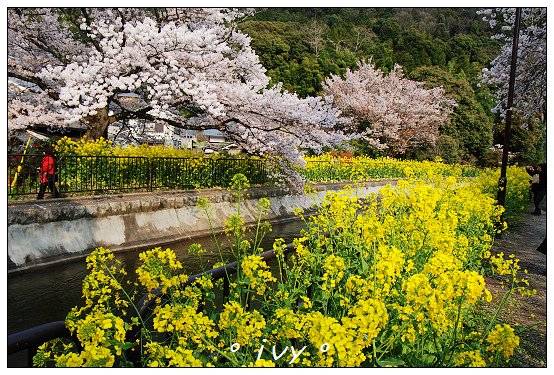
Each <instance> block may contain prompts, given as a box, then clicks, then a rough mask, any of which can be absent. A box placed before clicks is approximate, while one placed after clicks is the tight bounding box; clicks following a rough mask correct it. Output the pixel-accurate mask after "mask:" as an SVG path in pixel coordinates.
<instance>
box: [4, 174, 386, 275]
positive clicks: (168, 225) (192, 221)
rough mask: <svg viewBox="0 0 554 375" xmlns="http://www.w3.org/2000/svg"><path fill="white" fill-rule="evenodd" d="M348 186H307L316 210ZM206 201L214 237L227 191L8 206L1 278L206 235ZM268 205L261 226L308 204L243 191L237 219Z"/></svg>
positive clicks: (365, 190)
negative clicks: (99, 251) (263, 202)
mask: <svg viewBox="0 0 554 375" xmlns="http://www.w3.org/2000/svg"><path fill="white" fill-rule="evenodd" d="M362 184H363V185H364V186H360V187H358V196H360V197H366V196H368V195H369V194H371V193H378V191H379V189H380V188H382V187H384V186H385V185H387V184H391V185H396V180H380V181H365V182H362ZM347 185H352V183H351V182H350V183H348V182H346V183H345V182H342V183H318V184H311V187H312V189H314V190H315V191H316V192H317V197H316V199H315V200H316V201H317V203H320V202H321V201H322V200H323V197H324V196H325V194H326V193H327V191H338V190H342V189H343V188H344V187H345V186H347ZM200 197H205V198H207V199H209V200H210V202H211V207H212V212H213V215H212V216H211V219H212V225H213V227H214V229H215V230H216V231H217V232H221V231H222V230H223V227H224V225H225V219H227V218H228V217H229V215H230V214H235V213H236V209H235V206H234V202H233V197H232V193H231V192H229V191H228V190H226V189H206V190H181V191H166V192H153V193H132V194H119V195H103V196H92V197H71V198H60V199H44V200H42V201H38V200H29V201H14V202H10V203H9V204H8V273H13V272H19V271H22V270H25V269H29V268H34V267H40V266H44V265H48V264H52V263H57V262H63V261H68V260H72V259H76V258H77V259H78V258H83V257H85V256H86V255H88V254H90V252H91V251H92V250H94V249H95V248H97V247H100V246H102V247H104V248H108V249H110V250H112V251H125V250H133V249H147V248H152V247H155V246H159V245H160V244H168V243H171V242H177V241H183V240H187V239H190V238H194V237H200V236H206V235H210V234H211V230H210V226H209V223H208V220H207V218H206V216H205V214H204V212H203V210H202V209H200V208H199V207H198V206H197V201H198V199H199V198H200ZM260 198H267V199H268V200H269V201H270V203H271V205H270V211H269V213H268V214H267V215H265V216H264V217H263V220H267V221H270V222H272V223H276V222H279V221H284V220H287V219H290V218H292V217H293V216H294V209H295V208H296V207H301V208H303V209H304V210H305V211H306V212H309V211H310V209H311V208H312V204H313V199H311V198H310V197H308V196H296V195H289V193H288V191H287V190H286V189H284V188H280V187H252V188H249V189H248V190H247V192H246V200H245V201H244V205H243V207H242V214H243V217H244V220H245V223H246V225H254V224H255V223H256V222H257V215H258V209H257V207H256V204H257V203H258V202H259V199H260Z"/></svg>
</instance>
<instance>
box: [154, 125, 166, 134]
mask: <svg viewBox="0 0 554 375" xmlns="http://www.w3.org/2000/svg"><path fill="white" fill-rule="evenodd" d="M155 131H156V133H163V132H164V124H156V128H155Z"/></svg>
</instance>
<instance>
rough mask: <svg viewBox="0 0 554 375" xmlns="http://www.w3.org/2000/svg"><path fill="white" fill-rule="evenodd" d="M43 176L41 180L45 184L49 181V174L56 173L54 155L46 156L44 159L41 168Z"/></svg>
mask: <svg viewBox="0 0 554 375" xmlns="http://www.w3.org/2000/svg"><path fill="white" fill-rule="evenodd" d="M40 174H41V178H40V181H41V182H42V183H43V184H46V183H48V178H47V176H46V175H47V174H54V158H53V157H52V156H45V157H44V158H43V159H42V168H40Z"/></svg>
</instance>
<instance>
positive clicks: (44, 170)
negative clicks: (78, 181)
mask: <svg viewBox="0 0 554 375" xmlns="http://www.w3.org/2000/svg"><path fill="white" fill-rule="evenodd" d="M42 153H43V154H44V158H42V166H41V167H40V168H37V170H38V171H39V173H40V190H39V192H38V196H37V199H44V193H45V192H46V187H48V188H49V189H50V191H51V192H52V195H53V196H54V198H59V197H60V194H59V193H58V190H57V189H56V175H55V169H54V149H53V148H52V146H46V147H45V148H44V150H43V151H42Z"/></svg>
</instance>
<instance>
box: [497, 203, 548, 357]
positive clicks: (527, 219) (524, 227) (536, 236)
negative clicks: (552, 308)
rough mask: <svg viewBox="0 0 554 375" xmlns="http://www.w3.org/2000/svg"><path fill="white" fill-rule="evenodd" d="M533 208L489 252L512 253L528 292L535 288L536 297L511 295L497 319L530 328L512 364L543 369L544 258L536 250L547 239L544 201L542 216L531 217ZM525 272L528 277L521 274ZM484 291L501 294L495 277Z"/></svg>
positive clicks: (544, 317) (545, 353)
mask: <svg viewBox="0 0 554 375" xmlns="http://www.w3.org/2000/svg"><path fill="white" fill-rule="evenodd" d="M533 208H534V206H533V204H530V205H529V209H528V212H529V213H525V214H523V215H522V217H521V220H520V221H519V223H517V225H515V226H514V228H512V231H507V232H505V233H503V234H502V235H501V236H500V237H499V238H497V239H495V242H494V245H493V247H492V250H491V253H492V254H497V253H500V252H503V253H504V259H506V258H507V257H508V256H509V255H510V254H514V255H515V258H516V259H519V260H520V261H519V265H520V267H521V270H520V273H518V276H525V278H526V279H527V280H528V281H529V289H531V290H532V289H535V290H536V291H537V293H536V295H534V296H532V297H521V296H520V295H519V293H517V294H514V301H512V303H511V304H508V306H507V308H505V312H503V313H502V314H501V316H500V319H501V320H503V321H505V322H506V323H510V324H512V325H515V324H518V326H519V327H529V326H532V325H533V324H535V323H539V324H537V325H535V326H534V327H533V328H530V329H529V330H528V331H527V332H525V333H523V334H521V335H520V345H519V348H518V350H517V351H516V352H515V355H514V361H513V364H512V365H515V366H518V367H546V357H547V352H546V331H547V327H545V323H546V310H547V309H546V255H544V254H541V253H540V252H538V251H537V250H536V249H537V248H538V247H539V245H540V244H541V242H542V241H543V239H544V238H545V237H546V198H545V199H544V201H543V202H542V204H541V208H542V209H543V213H542V215H540V216H534V215H531V214H530V212H531V210H532V209H533ZM523 270H527V272H528V273H527V275H525V274H524V273H523ZM486 283H487V288H488V289H489V290H490V291H491V293H493V295H494V291H496V290H498V291H499V293H502V292H501V291H502V289H501V285H500V281H499V280H498V279H496V278H487V279H486Z"/></svg>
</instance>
